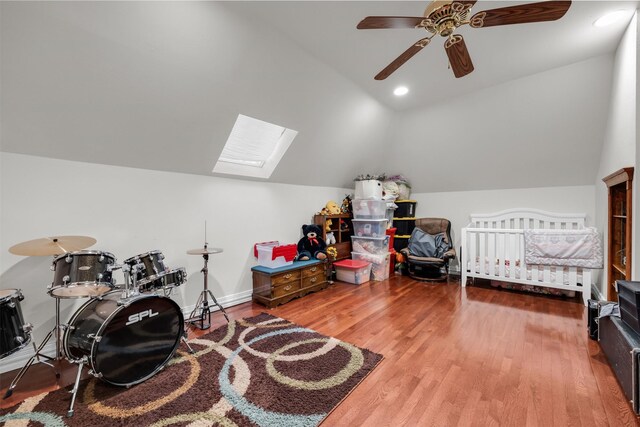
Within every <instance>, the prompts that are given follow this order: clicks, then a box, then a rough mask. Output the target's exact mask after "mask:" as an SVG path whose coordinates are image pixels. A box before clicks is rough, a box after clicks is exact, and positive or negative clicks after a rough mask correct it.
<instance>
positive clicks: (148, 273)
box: [124, 251, 167, 292]
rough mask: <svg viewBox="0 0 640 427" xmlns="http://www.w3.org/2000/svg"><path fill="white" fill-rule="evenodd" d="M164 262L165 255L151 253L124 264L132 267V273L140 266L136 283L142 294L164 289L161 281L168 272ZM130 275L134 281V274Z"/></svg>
mask: <svg viewBox="0 0 640 427" xmlns="http://www.w3.org/2000/svg"><path fill="white" fill-rule="evenodd" d="M163 260H164V255H163V254H162V252H160V251H150V252H147V253H144V254H140V255H136V256H134V257H131V258H129V259H125V260H124V263H125V264H127V265H128V266H129V267H131V271H133V267H135V266H138V273H137V275H136V283H137V285H138V287H139V289H140V292H145V291H147V290H153V289H158V288H161V287H162V281H161V280H160V279H161V277H162V276H163V275H164V274H165V273H166V270H167V267H165V265H164V261H163ZM129 274H131V276H132V277H131V279H132V280H133V273H129Z"/></svg>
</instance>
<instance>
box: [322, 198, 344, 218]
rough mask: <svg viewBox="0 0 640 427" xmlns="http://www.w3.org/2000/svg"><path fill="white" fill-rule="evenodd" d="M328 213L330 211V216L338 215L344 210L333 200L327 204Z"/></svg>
mask: <svg viewBox="0 0 640 427" xmlns="http://www.w3.org/2000/svg"><path fill="white" fill-rule="evenodd" d="M326 208H327V211H329V215H338V214H340V213H342V210H341V209H340V206H338V204H337V203H336V202H334V201H333V200H329V201H328V202H327V206H326Z"/></svg>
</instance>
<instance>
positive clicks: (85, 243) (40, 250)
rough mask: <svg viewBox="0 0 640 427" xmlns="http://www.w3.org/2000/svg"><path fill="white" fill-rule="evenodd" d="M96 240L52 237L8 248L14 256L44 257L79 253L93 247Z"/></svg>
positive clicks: (86, 237)
mask: <svg viewBox="0 0 640 427" xmlns="http://www.w3.org/2000/svg"><path fill="white" fill-rule="evenodd" d="M96 242H97V240H96V239H94V238H93V237H89V236H53V237H43V238H41V239H34V240H29V241H28V242H22V243H18V244H17V245H13V246H11V247H10V248H9V252H11V253H12V254H14V255H24V256H46V255H61V254H65V253H67V252H74V251H80V250H82V249H86V248H88V247H89V246H92V245H94V244H95V243H96Z"/></svg>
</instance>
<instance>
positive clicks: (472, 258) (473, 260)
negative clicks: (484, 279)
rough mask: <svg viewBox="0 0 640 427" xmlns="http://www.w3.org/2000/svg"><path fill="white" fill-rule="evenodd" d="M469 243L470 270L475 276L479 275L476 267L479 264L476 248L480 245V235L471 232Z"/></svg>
mask: <svg viewBox="0 0 640 427" xmlns="http://www.w3.org/2000/svg"><path fill="white" fill-rule="evenodd" d="M468 233H469V241H468V242H467V243H468V244H469V264H470V265H469V270H471V272H473V274H477V273H478V269H477V268H476V265H477V264H478V259H477V258H476V256H477V255H476V254H477V252H476V247H477V245H478V242H477V239H476V236H477V235H478V233H476V232H475V231H469V232H468Z"/></svg>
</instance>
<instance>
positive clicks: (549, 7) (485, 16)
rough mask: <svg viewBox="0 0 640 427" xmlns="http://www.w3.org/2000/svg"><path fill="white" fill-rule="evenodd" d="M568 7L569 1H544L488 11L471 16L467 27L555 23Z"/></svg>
mask: <svg viewBox="0 0 640 427" xmlns="http://www.w3.org/2000/svg"><path fill="white" fill-rule="evenodd" d="M569 6H571V2H570V1H544V2H539V3H529V4H522V5H517V6H509V7H501V8H498V9H490V10H485V11H482V12H478V13H476V14H475V15H473V16H472V17H471V22H470V24H469V25H471V26H472V27H474V28H483V27H493V26H496V25H510V24H525V23H527V22H543V21H555V20H556V19H560V18H562V17H563V16H564V14H565V13H567V10H569Z"/></svg>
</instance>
